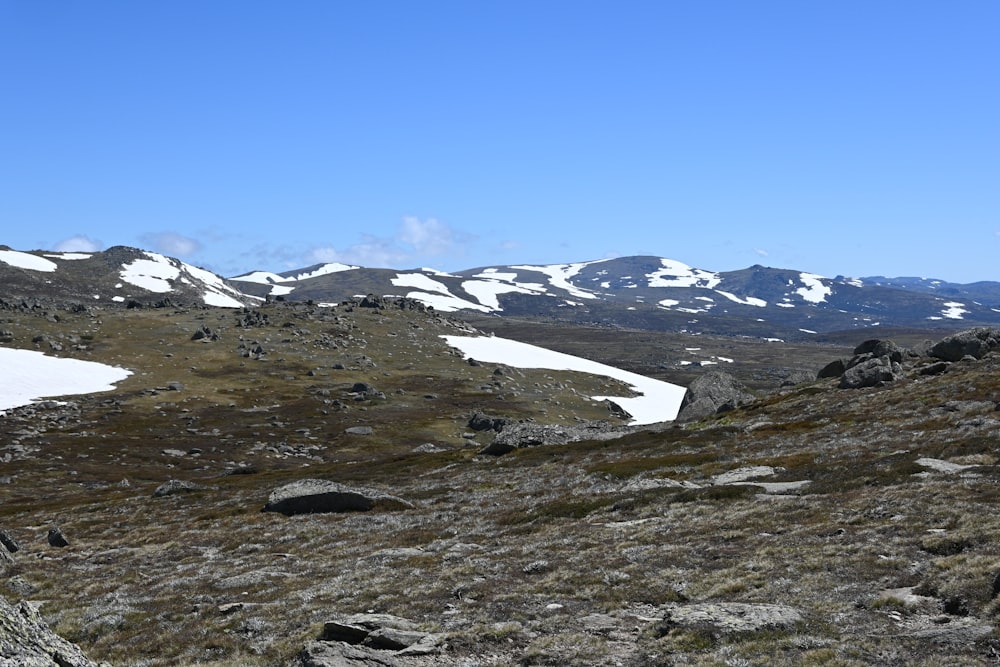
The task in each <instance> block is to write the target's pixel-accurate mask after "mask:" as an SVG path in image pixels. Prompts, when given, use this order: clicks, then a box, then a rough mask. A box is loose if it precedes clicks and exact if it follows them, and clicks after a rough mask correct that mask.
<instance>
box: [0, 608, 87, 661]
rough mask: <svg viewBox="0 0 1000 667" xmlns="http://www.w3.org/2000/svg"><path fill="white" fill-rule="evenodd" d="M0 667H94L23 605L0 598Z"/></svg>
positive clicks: (78, 650)
mask: <svg viewBox="0 0 1000 667" xmlns="http://www.w3.org/2000/svg"><path fill="white" fill-rule="evenodd" d="M0 667H98V665H97V663H95V662H93V661H91V660H90V659H89V658H88V657H87V656H86V655H84V653H83V651H81V650H80V647H79V646H76V645H75V644H71V643H70V642H68V641H66V640H65V639H63V638H62V637H60V636H59V635H57V634H55V633H54V632H52V630H50V629H49V627H48V626H47V625H46V624H45V622H44V621H43V620H42V619H41V617H40V616H39V615H38V612H36V611H35V609H34V608H32V606H31V605H29V604H28V603H27V602H20V603H18V604H17V605H10V604H8V603H7V602H5V601H4V600H3V599H0Z"/></svg>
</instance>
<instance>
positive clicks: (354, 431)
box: [344, 426, 375, 435]
mask: <svg viewBox="0 0 1000 667" xmlns="http://www.w3.org/2000/svg"><path fill="white" fill-rule="evenodd" d="M374 432H375V431H374V429H372V427H371V426H351V427H350V428H346V429H344V433H346V434H347V435H371V434H372V433H374Z"/></svg>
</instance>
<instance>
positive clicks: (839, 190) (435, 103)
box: [0, 0, 1000, 282]
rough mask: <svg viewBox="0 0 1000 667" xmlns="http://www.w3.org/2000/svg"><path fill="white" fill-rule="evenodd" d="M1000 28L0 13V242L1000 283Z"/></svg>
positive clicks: (626, 17) (700, 19) (716, 13)
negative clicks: (629, 264)
mask: <svg viewBox="0 0 1000 667" xmlns="http://www.w3.org/2000/svg"><path fill="white" fill-rule="evenodd" d="M997 26H1000V3H997V2H996V1H995V0H983V1H976V0H970V1H963V2H956V3H941V2H920V1H916V2H915V1H907V2H897V1H892V0H889V1H880V2H861V1H844V2H801V1H795V2H779V1H775V2H764V1H762V2H743V1H742V0H739V1H737V0H732V1H722V0H706V1H705V2H668V1H666V0H660V1H656V2H610V1H608V2H595V1H590V0H573V1H561V0H545V1H542V2H539V1H538V0H533V1H531V2H520V1H517V0H502V1H496V2H487V1H472V0H462V1H459V2H447V1H437V0H433V1H430V2H409V1H407V2H402V1H401V2H379V1H377V0H376V1H372V2H332V1H322V2H313V1H306V0H302V1H298V2H287V3H278V2H266V3H265V2H255V1H253V0H241V1H239V2H227V1H222V0H213V1H211V2H192V1H184V0H171V1H170V2H160V1H157V0H147V1H144V2H133V1H131V0H130V1H128V2H125V1H121V0H102V1H101V2H89V3H84V2H22V1H17V2H14V1H10V0H0V74H2V76H0V81H2V86H3V103H2V104H0V128H2V129H0V230H2V234H0V244H4V245H8V246H11V247H13V248H16V249H20V250H29V249H35V248H44V249H58V248H62V249H75V250H76V249H79V250H82V249H100V248H105V247H108V246H111V245H134V246H140V247H143V248H147V249H152V250H157V251H160V252H165V253H167V254H170V255H173V256H176V257H180V258H182V259H184V260H185V261H188V262H191V263H194V264H198V265H200V266H204V267H206V268H210V269H212V270H215V271H217V272H219V273H222V274H224V275H235V274H237V273H242V272H246V271H249V270H252V269H264V270H272V271H283V270H287V269H291V268H298V267H302V266H306V265H309V264H314V263H317V262H325V261H342V262H348V263H359V264H363V265H366V266H386V267H395V268H411V267H417V266H430V267H434V268H438V269H444V270H455V269H461V268H471V267H476V266H484V265H489V264H510V263H563V262H571V261H581V260H589V259H598V258H603V257H611V256H620V255H634V254H652V255H660V256H664V257H670V258H673V259H677V260H680V261H682V262H686V263H688V264H691V265H694V266H697V267H700V268H705V269H711V270H732V269H738V268H743V267H746V266H749V265H752V264H758V263H759V264H765V265H768V266H776V267H783V268H797V269H801V270H806V271H812V272H815V273H820V274H823V275H828V276H831V277H832V276H834V275H837V274H844V275H850V276H866V275H876V274H882V275H890V276H902V275H920V276H933V277H939V278H944V279H947V280H952V281H958V282H971V281H975V280H1000V264H998V262H997V261H996V260H997V258H998V256H1000V40H998V39H997V38H996V34H997Z"/></svg>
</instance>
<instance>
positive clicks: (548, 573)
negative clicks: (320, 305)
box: [0, 305, 1000, 667]
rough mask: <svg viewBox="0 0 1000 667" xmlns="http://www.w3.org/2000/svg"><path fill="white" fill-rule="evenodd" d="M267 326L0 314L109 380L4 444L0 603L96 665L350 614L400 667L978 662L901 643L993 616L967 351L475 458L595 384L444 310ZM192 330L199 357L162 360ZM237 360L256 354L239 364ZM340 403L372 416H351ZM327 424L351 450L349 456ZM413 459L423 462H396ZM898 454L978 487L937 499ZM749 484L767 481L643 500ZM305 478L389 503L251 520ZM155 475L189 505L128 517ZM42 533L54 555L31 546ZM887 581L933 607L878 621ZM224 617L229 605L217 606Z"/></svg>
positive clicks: (947, 491)
mask: <svg viewBox="0 0 1000 667" xmlns="http://www.w3.org/2000/svg"><path fill="white" fill-rule="evenodd" d="M269 317H270V320H271V324H270V326H268V327H263V328H257V329H246V330H244V329H240V328H237V327H236V326H235V324H234V323H235V315H234V313H232V312H228V311H217V310H208V309H205V310H200V309H199V310H192V311H178V312H174V311H158V310H137V311H115V312H110V311H107V312H101V313H99V314H97V316H96V317H90V316H88V315H87V314H69V313H67V314H66V315H65V317H61V321H60V322H58V323H55V322H51V321H49V320H46V319H44V318H37V317H30V316H22V315H18V316H10V317H9V318H8V319H13V320H15V321H14V322H8V323H5V324H4V328H7V329H12V330H14V331H15V333H16V338H15V341H14V343H13V344H14V345H16V346H21V347H33V344H32V343H31V338H32V337H33V336H34V335H35V334H36V333H38V332H44V333H47V334H48V335H49V336H52V337H57V336H59V335H63V336H66V337H68V336H70V335H75V336H78V337H79V338H80V339H81V340H86V341H87V346H88V348H89V349H85V350H74V349H72V348H68V349H65V350H64V354H65V355H66V356H77V357H80V358H87V359H93V360H100V361H105V362H110V363H118V364H121V365H123V366H126V367H128V368H132V369H135V370H136V371H137V372H136V374H135V375H134V376H132V377H131V378H129V379H128V380H127V381H125V382H123V383H121V384H120V385H119V388H118V389H117V390H116V391H114V392H110V393H108V394H100V395H94V396H89V397H77V398H73V399H71V400H73V401H74V402H75V403H76V404H77V406H78V408H77V409H75V410H67V409H61V410H53V411H46V410H43V409H39V410H37V411H36V414H34V415H31V416H30V417H28V416H25V419H24V420H23V421H21V420H20V418H19V417H18V414H19V413H17V412H16V411H15V412H13V413H12V414H11V415H9V416H8V417H7V418H4V419H2V420H0V430H2V432H3V433H4V437H5V440H6V442H7V443H9V444H8V445H7V446H6V448H5V447H0V456H2V455H3V454H4V453H5V452H7V453H12V454H13V456H12V458H11V460H10V461H8V462H6V463H3V464H0V465H2V466H3V467H2V468H0V478H5V479H6V478H9V482H8V483H5V484H4V485H3V486H2V487H0V488H2V490H3V498H4V501H3V503H2V504H0V527H3V528H5V529H7V530H9V531H11V532H12V533H13V534H15V536H17V537H18V539H19V540H20V541H21V543H22V545H23V546H24V549H23V551H22V552H20V553H18V554H17V555H16V564H15V565H14V566H12V567H11V568H8V570H9V571H8V572H7V573H6V575H7V576H6V578H5V580H6V582H7V589H6V590H5V591H4V595H5V596H6V597H8V598H19V597H20V598H28V599H33V600H37V601H41V602H43V604H42V608H41V609H42V613H43V615H45V617H46V618H47V619H48V620H49V621H50V622H51V623H52V624H53V627H54V628H55V629H56V630H57V631H59V632H60V633H62V634H64V635H65V636H67V637H68V638H70V639H71V640H73V641H75V642H78V643H80V644H81V646H82V647H83V648H84V649H85V650H86V651H87V652H88V653H89V654H90V655H91V656H92V657H94V658H97V659H101V660H107V661H109V662H111V663H112V664H115V665H120V666H122V667H126V666H135V667H137V666H139V665H193V664H204V665H215V666H217V667H229V666H230V665H237V664H239V665H279V664H283V663H285V662H287V660H289V659H290V658H291V656H292V655H293V654H294V653H295V652H296V651H297V650H298V649H299V648H300V647H301V646H302V645H303V644H304V643H305V642H306V641H308V640H310V639H313V638H315V637H316V636H317V635H318V634H319V629H320V627H321V624H322V623H323V622H324V621H326V620H329V619H330V618H331V617H334V616H337V615H340V614H349V613H354V612H359V611H366V610H375V611H379V612H386V613H392V614H396V615H399V616H403V617H406V618H409V619H411V620H413V621H415V622H417V623H419V624H420V625H421V627H423V628H424V629H426V630H428V631H436V632H443V633H446V634H447V635H448V636H449V641H448V644H449V648H448V649H447V650H446V651H445V652H444V653H443V654H442V655H440V656H437V657H435V658H432V659H428V661H427V662H426V663H425V664H431V661H437V662H435V663H434V664H455V665H458V664H464V665H489V664H497V665H499V664H518V663H520V664H525V665H546V664H580V665H583V664H587V665H605V664H606V665H613V664H615V665H616V664H621V665H655V664H670V663H671V662H672V663H675V664H691V665H721V664H729V665H740V664H752V665H757V664H777V665H800V664H802V665H862V664H888V665H892V664H898V665H904V664H907V665H908V664H926V665H931V664H944V663H945V662H947V663H948V664H969V665H971V664H983V663H986V662H988V661H989V660H992V659H993V656H994V655H995V651H996V650H998V649H1000V643H998V641H997V640H996V638H995V637H994V636H993V635H987V636H985V637H981V638H979V639H976V640H973V639H957V640H951V641H950V643H949V642H948V641H944V642H942V641H938V640H931V639H926V638H922V637H921V636H920V635H919V633H918V632H917V631H918V630H921V629H923V628H924V627H958V625H960V624H962V623H968V622H971V621H973V620H974V621H975V622H977V623H979V624H981V625H989V626H991V625H993V623H994V621H995V619H996V615H997V613H998V607H1000V603H997V601H996V596H995V593H994V580H995V578H996V576H997V574H998V573H1000V546H998V545H1000V518H998V517H997V514H996V512H995V506H996V501H997V494H998V492H997V488H998V487H997V483H996V482H997V478H998V477H1000V471H998V470H997V468H996V465H995V464H996V461H997V451H996V445H995V443H996V436H997V435H1000V433H998V432H997V431H998V428H997V427H996V426H995V425H993V423H992V422H990V421H989V420H990V419H993V418H994V415H993V414H992V412H991V411H990V410H987V409H986V406H987V405H990V402H991V401H996V400H1000V379H998V378H1000V373H998V371H1000V363H998V361H997V360H996V359H994V358H988V359H986V360H984V361H983V362H980V363H978V364H966V365H958V366H956V367H955V368H954V369H953V370H952V371H950V372H949V373H947V374H945V375H943V376H938V377H932V378H921V379H919V380H913V381H908V382H906V383H902V384H900V385H897V386H893V387H888V388H885V389H878V390H861V391H841V390H838V389H836V388H835V381H829V382H819V383H813V384H810V385H806V386H804V387H799V388H795V389H791V390H786V391H785V392H784V393H783V394H781V395H776V396H773V397H770V398H768V399H766V400H764V401H761V402H760V403H758V404H755V405H753V406H750V407H749V408H747V409H745V410H739V411H735V412H732V413H727V414H726V415H724V416H720V417H718V418H712V419H708V420H705V421H703V422H700V423H698V424H691V425H686V426H684V427H677V426H667V427H665V428H660V429H649V430H646V431H643V432H640V433H634V434H632V435H629V436H626V437H623V438H621V439H618V440H614V441H599V442H597V441H595V442H580V443H574V444H570V445H564V446H558V447H539V448H532V449H527V450H519V451H516V452H514V453H512V454H509V455H507V456H504V457H500V458H494V457H487V456H481V455H478V454H477V450H478V449H479V447H480V446H481V445H484V444H486V442H487V441H488V438H489V436H488V435H487V434H478V435H475V436H474V440H475V442H476V443H478V444H476V445H472V444H469V443H468V442H467V439H466V438H465V437H464V436H465V435H467V434H468V431H469V429H468V427H467V426H466V420H467V419H468V417H469V415H470V414H471V413H472V412H473V411H475V410H483V411H486V412H488V413H490V414H497V415H508V416H513V417H516V418H522V419H528V418H531V419H535V420H537V421H559V420H564V421H565V422H566V423H571V422H572V421H573V420H574V419H575V418H577V417H580V418H586V419H595V418H606V417H607V415H606V413H604V409H603V408H601V407H600V406H596V405H594V404H593V403H592V402H590V401H587V400H584V399H583V398H581V397H582V396H586V395H590V394H602V393H608V391H607V389H608V387H607V386H606V385H607V383H606V382H605V381H603V380H601V379H595V378H589V377H585V376H581V375H579V374H568V373H567V374H564V373H554V372H551V371H527V370H524V371H516V370H513V369H508V371H507V372H506V373H505V374H504V375H500V376H496V375H494V374H493V371H494V368H495V366H492V365H484V366H482V367H475V366H470V365H468V364H467V363H465V362H464V361H463V360H462V359H461V358H460V357H459V356H457V355H455V354H453V353H452V352H451V351H450V350H449V349H448V348H447V347H446V346H445V345H444V344H443V342H442V341H441V340H440V338H438V336H439V335H440V334H443V333H454V332H456V331H458V330H460V329H458V328H457V327H460V326H461V325H457V324H455V323H453V322H451V321H449V320H447V319H446V318H442V317H440V316H434V315H428V314H423V313H417V312H411V311H392V312H386V311H381V312H379V311H363V310H359V309H354V310H352V311H348V310H347V309H344V308H339V309H336V310H333V311H318V310H315V309H313V310H310V309H309V308H308V307H306V306H290V305H286V306H273V307H271V309H270V310H269ZM286 323H291V325H292V326H285V324H286ZM202 324H206V325H208V326H210V327H212V328H213V329H216V328H217V329H219V330H220V331H221V334H222V338H221V340H219V341H215V342H212V343H200V342H193V341H190V340H189V338H190V334H191V332H192V331H193V330H194V328H196V327H198V326H201V325H202ZM241 335H242V336H243V337H244V339H245V340H247V341H250V340H253V341H257V342H259V343H260V344H261V345H262V346H263V347H264V348H265V350H266V351H267V355H266V357H265V360H261V361H258V360H254V359H248V358H244V357H242V356H240V354H239V350H238V347H239V345H240V342H241V341H240V336H241ZM337 364H342V365H343V366H344V368H343V369H338V368H335V367H334V366H335V365H337ZM170 382H181V383H183V385H184V388H183V390H181V391H169V390H167V389H166V388H167V386H168V384H169V383H170ZM355 382H367V383H369V384H371V385H373V386H375V387H376V388H377V389H378V390H380V391H383V392H384V393H385V398H384V399H382V398H377V399H370V400H366V401H355V400H354V397H353V396H352V395H351V394H350V389H351V387H352V386H353V384H354V383H355ZM428 397H430V398H428ZM955 401H959V402H961V401H965V402H967V404H962V403H955ZM60 416H61V417H60ZM47 417H52V419H48V418H47ZM57 417H58V418H57ZM31 424H35V425H41V426H34V427H30V428H29V425H31ZM354 425H370V426H372V427H373V429H374V433H373V434H372V435H371V436H349V435H346V434H345V433H344V429H345V428H347V427H349V426H354ZM33 429H37V430H33ZM427 442H432V443H435V444H436V445H438V446H439V447H441V448H442V449H443V450H444V451H440V452H437V453H423V454H418V453H414V451H413V450H414V449H415V448H416V447H417V446H419V445H421V444H424V443H427ZM12 444H16V445H18V446H20V447H24V448H25V450H24V451H27V453H26V454H19V453H17V452H15V450H11V449H9V445H12ZM168 449H176V450H180V451H182V452H188V453H187V454H186V455H184V456H173V455H170V454H165V453H164V450H168ZM18 451H21V450H18ZM921 457H934V458H945V459H949V460H951V461H953V462H956V463H964V464H965V465H974V466H977V467H975V468H970V469H968V470H966V471H964V472H961V473H954V474H946V473H941V472H935V471H932V470H928V469H927V468H925V467H923V466H921V465H919V464H917V463H916V461H917V460H918V459H919V458H921ZM762 465H767V466H772V467H775V468H777V469H778V471H777V473H776V474H775V475H774V476H772V477H768V478H762V479H760V480H751V481H750V483H748V484H745V485H735V486H706V487H705V488H699V489H683V488H679V487H671V486H669V485H667V483H668V482H669V481H670V480H673V481H676V482H686V483H691V484H697V485H705V484H707V483H708V482H709V480H710V479H711V478H712V477H713V476H714V475H718V474H720V473H722V472H726V471H730V470H734V469H737V468H740V467H745V466H762ZM234 471H237V472H241V473H243V474H232V473H233V472H234ZM302 477H318V478H324V479H332V480H336V481H340V482H344V483H357V484H360V485H364V486H373V487H376V488H379V489H382V490H385V491H388V492H390V493H392V494H394V495H398V496H401V497H404V498H407V499H409V500H411V501H413V502H414V503H415V504H416V505H417V507H416V509H414V510H407V511H379V512H371V513H355V514H342V515H311V516H297V517H285V516H281V515H275V514H270V513H262V512H260V509H261V507H262V506H263V504H264V502H265V501H266V499H267V496H268V494H269V493H270V491H271V490H272V489H274V488H275V487H277V486H279V485H281V484H284V483H286V482H288V481H291V480H294V479H299V478H302ZM168 479H185V480H189V481H194V482H198V483H199V484H202V485H204V486H205V487H206V488H205V489H203V490H200V491H196V492H193V493H190V494H182V495H175V496H169V497H165V498H154V497H152V492H153V490H154V489H155V488H156V487H157V486H158V485H159V484H161V483H162V482H164V481H166V480H168ZM124 480H127V483H126V482H125V481H124ZM796 480H810V484H809V485H807V486H804V487H801V488H800V489H798V490H796V491H794V492H793V493H791V494H789V495H782V496H775V495H768V494H764V493H762V488H761V487H760V486H755V485H754V482H758V481H759V482H773V481H789V482H791V481H796ZM644 484H645V486H644ZM657 485H659V486H657ZM51 525H59V526H60V527H61V528H62V529H63V531H64V533H65V534H66V535H67V536H68V538H69V540H70V542H71V546H70V547H68V548H66V549H61V550H58V549H53V548H50V547H49V546H48V545H47V544H46V543H45V534H46V531H47V530H48V528H49V526H51ZM903 587H910V588H913V590H914V591H916V593H917V594H919V595H923V596H926V597H928V599H929V600H931V601H930V602H927V603H926V604H925V605H924V606H917V607H914V606H912V605H907V604H905V603H904V604H902V605H898V604H893V603H892V602H891V601H889V602H887V601H886V599H887V598H884V596H881V593H882V592H883V591H885V590H889V589H897V588H903ZM888 599H889V600H891V598H888ZM685 602H750V603H760V602H771V603H780V604H784V605H789V606H792V607H795V608H797V609H799V610H800V611H801V612H802V614H803V616H804V618H805V619H806V620H805V621H804V622H803V623H802V624H801V625H799V626H796V627H793V628H786V629H782V630H773V631H771V630H768V631H760V632H755V633H749V634H725V633H720V632H718V631H716V630H713V629H712V628H709V627H705V628H701V627H679V628H672V629H669V630H667V631H665V632H658V631H657V630H656V628H657V623H656V622H655V621H654V620H651V619H654V618H655V617H656V616H657V615H658V614H662V609H663V606H664V605H668V604H684V603H685ZM230 603H242V607H240V608H239V609H237V610H235V611H231V612H229V613H224V612H223V611H221V610H220V608H222V605H226V604H230ZM595 615H603V616H601V618H600V619H598V620H599V621H600V622H596V621H594V620H593V619H594V618H595ZM605 617H606V618H605ZM941 618H948V619H950V623H937V624H935V623H934V619H938V620H940V619H941ZM608 619H610V620H608ZM414 664H421V663H419V662H414Z"/></svg>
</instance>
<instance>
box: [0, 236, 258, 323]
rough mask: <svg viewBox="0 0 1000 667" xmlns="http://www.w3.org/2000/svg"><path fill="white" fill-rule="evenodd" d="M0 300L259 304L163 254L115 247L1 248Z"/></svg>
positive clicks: (228, 285) (224, 283) (229, 306)
mask: <svg viewBox="0 0 1000 667" xmlns="http://www.w3.org/2000/svg"><path fill="white" fill-rule="evenodd" d="M0 284H2V285H3V294H0V298H5V299H12V298H46V299H54V300H56V301H59V302H67V301H74V300H75V301H79V302H82V303H93V304H115V303H120V304H127V303H129V302H137V303H153V302H157V301H161V302H162V301H163V300H164V299H168V300H174V301H183V302H187V303H202V304H204V305H208V306H220V307H226V308H236V307H242V306H244V305H247V304H249V303H254V302H257V301H260V299H254V298H251V297H249V296H248V295H246V294H244V293H242V292H241V291H240V290H238V289H236V288H234V287H232V286H231V285H230V284H228V283H227V282H226V280H224V279H223V278H221V277H220V276H217V275H216V274H214V273H212V272H211V271H206V270H205V269H201V268H198V267H196V266H192V265H190V264H186V263H184V262H182V261H180V260H178V259H174V258H171V257H166V256H164V255H161V254H158V253H154V252H149V251H146V250H139V249H137V248H127V247H124V246H115V247H112V248H108V249H107V250H105V251H103V252H97V253H54V252H41V251H34V252H30V253H29V252H21V251H16V250H11V249H9V248H7V247H6V246H0Z"/></svg>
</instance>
